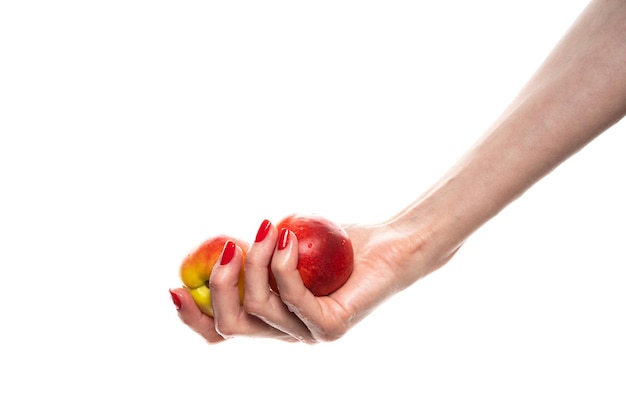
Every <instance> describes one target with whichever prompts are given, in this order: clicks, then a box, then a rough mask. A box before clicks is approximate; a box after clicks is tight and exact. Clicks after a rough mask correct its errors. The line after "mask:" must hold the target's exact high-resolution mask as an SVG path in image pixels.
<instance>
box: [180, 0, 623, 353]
mask: <svg viewBox="0 0 626 418" xmlns="http://www.w3.org/2000/svg"><path fill="white" fill-rule="evenodd" d="M625 113H626V1H624V0H593V1H592V2H591V3H590V5H589V6H588V7H587V8H586V9H585V11H584V12H583V13H582V14H581V16H580V17H579V19H578V20H577V21H576V22H575V23H574V25H573V26H572V28H571V29H570V30H569V32H568V33H567V34H566V35H565V36H564V37H563V39H562V40H561V42H560V43H559V44H558V45H557V46H556V47H555V48H554V50H553V52H552V53H551V54H550V56H549V57H548V58H547V59H546V61H545V62H544V64H543V65H542V66H541V67H540V68H539V69H538V71H537V73H536V74H535V75H534V76H533V77H532V78H531V79H530V80H529V82H528V83H527V85H526V86H525V87H524V88H523V89H522V90H521V91H520V93H519V95H518V96H517V97H516V98H515V100H514V101H513V102H512V103H511V105H510V106H509V107H508V108H507V109H506V110H505V111H504V112H503V114H502V115H501V117H500V118H499V119H498V120H497V121H496V122H495V123H494V124H493V126H492V127H490V128H489V129H488V130H487V132H486V133H485V134H484V135H483V136H482V137H481V138H480V139H479V140H478V141H477V143H476V144H475V145H474V146H473V147H472V148H471V149H470V150H469V151H468V152H467V153H466V154H465V155H464V156H463V157H462V158H461V159H460V160H459V161H458V163H457V164H455V165H454V166H453V167H452V168H451V169H450V171H449V172H448V173H446V174H445V175H444V176H443V177H442V178H441V180H440V181H438V182H437V183H436V184H435V185H433V186H432V187H431V188H430V189H429V190H428V191H427V192H426V193H424V194H423V195H422V196H421V197H420V198H418V199H417V200H415V201H414V202H413V203H411V204H410V205H409V206H408V207H406V208H405V209H404V210H403V211H401V212H400V213H398V214H397V215H396V216H394V217H392V218H391V219H389V220H388V221H386V222H383V223H381V224H378V225H353V226H347V227H346V229H347V231H348V233H349V234H350V237H351V239H352V241H353V246H354V250H355V266H354V271H353V273H352V276H351V277H350V279H349V280H348V282H347V283H346V284H345V285H344V286H343V287H342V288H340V289H339V290H338V291H336V292H335V293H333V294H331V295H330V296H327V297H314V296H313V295H312V294H311V293H310V292H308V291H307V290H306V288H305V287H304V285H303V284H302V281H301V280H300V278H299V274H298V272H297V270H296V265H297V257H298V254H297V238H296V236H295V235H294V234H293V233H291V234H289V240H288V245H286V246H285V247H284V248H281V249H278V248H277V247H276V241H277V235H278V234H277V231H276V230H275V227H274V226H273V225H271V226H270V227H269V231H270V232H269V234H268V235H267V237H266V238H265V239H264V240H262V241H260V242H255V243H254V244H253V245H252V247H251V249H250V252H249V255H248V257H247V259H246V298H245V300H244V304H245V306H244V307H243V308H241V307H240V306H239V295H238V291H237V274H236V271H234V270H233V271H232V272H230V273H229V272H228V266H218V268H216V269H215V270H214V272H213V274H212V276H211V286H212V294H213V295H214V310H215V312H216V317H215V322H213V320H212V319H211V320H209V319H207V318H206V317H204V316H202V315H201V314H200V313H199V311H198V310H197V308H195V306H193V303H192V302H191V300H190V298H188V295H186V294H184V293H183V291H182V290H176V292H177V294H178V293H180V296H181V298H182V300H183V308H182V309H181V310H180V311H179V314H180V316H181V318H182V319H183V321H184V322H185V323H186V324H187V325H189V326H190V327H191V328H192V329H194V330H196V331H197V332H199V333H201V334H202V335H204V336H205V338H207V340H209V341H219V340H221V338H222V337H228V336H233V335H265V336H275V337H278V338H283V339H286V340H299V341H305V342H315V341H327V340H333V339H336V338H339V337H341V336H342V335H343V334H344V333H345V332H347V331H348V330H349V329H350V328H352V327H353V326H354V325H355V324H356V323H357V322H359V321H360V320H361V319H362V318H364V317H365V316H367V314H368V313H369V312H371V311H372V310H373V309H374V308H375V307H376V306H378V305H379V304H380V303H382V302H383V301H384V300H385V299H387V298H388V297H390V296H392V295H393V294H395V293H398V292H400V291H401V290H403V289H405V288H406V287H408V286H410V285H412V284H413V283H414V282H415V281H417V280H418V279H420V278H422V277H424V276H426V275H428V274H429V273H431V272H433V271H434V270H436V269H438V268H440V267H441V266H443V265H444V264H445V263H446V262H447V261H448V260H449V259H450V258H451V257H452V256H453V255H454V254H455V253H456V251H457V250H458V249H459V248H460V246H461V245H462V244H463V242H465V241H466V240H467V239H468V238H469V237H470V236H471V234H472V233H473V232H474V231H476V230H477V229H478V228H480V227H481V226H482V225H483V224H484V223H485V222H487V221H488V220H490V219H491V218H493V217H494V216H495V215H497V214H498V213H499V212H500V211H501V210H502V209H503V208H505V207H506V206H507V205H508V204H509V203H511V202H512V201H513V200H515V199H516V198H518V197H519V196H520V195H522V194H523V193H524V192H525V191H526V190H527V189H528V188H529V187H531V186H532V185H533V184H535V183H536V182H537V181H538V180H540V179H541V178H542V177H543V176H545V175H546V174H548V173H549V172H550V171H551V170H553V169H554V168H556V167H557V166H558V165H559V164H560V163H561V162H563V161H564V160H566V159H567V158H568V157H570V156H571V155H572V154H574V153H576V152H577V151H578V150H580V149H581V148H583V147H584V146H585V145H586V144H587V143H589V142H590V141H591V140H593V139H594V138H595V137H597V136H598V135H599V134H600V133H602V132H603V131H604V130H606V129H607V128H609V127H610V126H611V125H612V124H614V123H616V122H617V121H619V120H620V119H621V118H622V117H623V115H624V114H625ZM268 266H271V268H272V270H273V272H274V275H275V277H276V281H277V282H278V285H279V287H280V289H281V291H280V300H279V299H277V298H279V297H278V295H276V294H273V293H272V292H270V290H269V286H268V277H267V276H268V275H267V267H268ZM248 272H250V273H248Z"/></svg>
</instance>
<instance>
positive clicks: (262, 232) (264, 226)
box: [254, 219, 272, 242]
mask: <svg viewBox="0 0 626 418" xmlns="http://www.w3.org/2000/svg"><path fill="white" fill-rule="evenodd" d="M271 224H272V223H271V222H270V221H268V220H267V219H266V220H264V221H263V222H262V223H261V226H260V227H259V231H258V232H257V233H256V239H255V240H254V242H261V241H263V240H264V239H265V237H266V236H267V233H268V232H269V230H270V225H271Z"/></svg>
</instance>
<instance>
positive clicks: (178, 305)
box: [170, 289, 183, 311]
mask: <svg viewBox="0 0 626 418" xmlns="http://www.w3.org/2000/svg"><path fill="white" fill-rule="evenodd" d="M170 295H171V296H172V302H174V306H176V310H177V311H180V308H182V307H183V304H182V303H181V301H180V297H179V296H178V295H177V294H176V293H175V292H173V291H172V289H170Z"/></svg>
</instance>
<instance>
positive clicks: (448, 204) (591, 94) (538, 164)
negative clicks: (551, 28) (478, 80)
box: [392, 0, 626, 261]
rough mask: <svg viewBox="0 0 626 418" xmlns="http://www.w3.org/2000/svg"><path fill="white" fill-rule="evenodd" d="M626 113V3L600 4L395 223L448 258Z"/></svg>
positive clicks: (582, 18) (586, 13) (602, 1)
mask: <svg viewBox="0 0 626 418" xmlns="http://www.w3.org/2000/svg"><path fill="white" fill-rule="evenodd" d="M625 113H626V1H623V0H621V1H618V0H598V1H593V2H592V3H591V4H590V5H589V6H588V7H587V9H586V10H585V11H584V12H583V13H582V15H581V16H580V18H579V19H578V20H577V21H576V22H575V23H574V25H573V26H572V28H571V29H570V31H569V32H568V33H567V34H566V35H565V36H564V38H563V39H562V40H561V42H560V43H559V44H558V45H557V46H556V47H555V49H554V50H553V52H552V53H551V54H550V56H549V57H548V58H547V60H546V61H545V63H544V64H543V65H542V66H541V67H540V68H539V70H538V71H537V73H536V74H535V75H534V76H533V77H532V78H531V80H530V81H529V82H528V83H527V85H526V86H525V87H524V88H523V89H522V91H521V92H520V93H519V95H518V96H517V97H516V99H515V100H514V101H513V103H512V104H511V105H510V106H509V108H508V109H506V111H505V112H504V113H503V114H502V116H501V117H500V118H499V119H498V120H497V121H496V123H495V124H494V125H493V126H492V127H491V128H490V129H489V130H488V131H487V132H486V133H485V134H484V135H483V136H482V137H481V138H480V140H479V141H478V142H477V143H476V144H475V146H474V147H473V148H472V149H470V150H469V151H468V153H467V154H466V155H465V156H464V157H463V158H462V159H461V160H460V161H459V162H458V163H457V164H456V165H455V166H454V167H453V168H452V169H451V170H450V171H449V172H448V173H447V174H446V175H445V176H444V177H443V178H442V179H441V180H440V181H439V182H438V183H437V184H435V185H434V186H433V187H432V188H431V189H430V190H429V191H428V192H427V193H426V194H424V195H423V196H422V197H421V198H420V199H418V200H417V201H416V202H414V203H413V204H412V205H410V206H409V207H408V208H407V209H406V210H405V211H403V212H402V213H400V214H399V215H398V216H396V217H395V218H394V219H393V220H392V224H394V225H396V226H397V227H399V228H406V229H407V230H412V231H416V233H417V234H418V235H419V236H420V242H430V243H431V244H429V245H430V247H429V249H430V250H431V251H432V252H433V253H434V254H438V256H439V257H442V258H445V257H448V256H449V255H451V254H452V253H453V252H454V251H456V249H457V248H458V247H459V246H460V245H461V244H462V243H463V242H464V241H465V240H466V239H467V238H468V237H469V236H470V235H471V234H472V233H473V232H474V231H475V230H476V229H478V228H479V227H480V226H481V225H483V224H484V223H485V222H486V221H488V220H489V219H491V218H492V217H493V216H495V215H496V214H497V213H498V212H499V211H500V210H502V209H503V208H504V207H506V206H507V205H508V204H509V203H510V202H512V201H513V200H514V199H516V198H517V197H519V196H520V195H521V194H522V193H524V191H526V190H527V189H528V188H529V187H530V186H532V185H533V184H534V183H536V182H537V181H538V180H539V179H541V178H542V177H543V176H545V175H546V174H547V173H549V172H550V171H551V170H553V169H554V168H555V167H557V166H558V165H559V164H560V163H561V162H563V161H564V160H566V159H567V158H568V157H570V156H571V155H572V154H574V153H575V152H577V151H578V150H580V149H581V148H582V147H584V146H585V145H586V144H587V143H589V142H590V141H591V140H592V139H593V138H595V137H596V136H597V135H599V134H600V133H601V132H603V131H604V130H606V129H607V128H608V127H610V126H611V125H612V124H614V123H616V122H617V121H618V120H619V119H621V118H622V116H623V115H624V114H625ZM424 235H428V239H425V237H424ZM420 249H421V250H424V248H420ZM442 261H443V260H442Z"/></svg>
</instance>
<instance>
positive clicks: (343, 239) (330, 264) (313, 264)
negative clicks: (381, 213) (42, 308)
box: [270, 214, 354, 296]
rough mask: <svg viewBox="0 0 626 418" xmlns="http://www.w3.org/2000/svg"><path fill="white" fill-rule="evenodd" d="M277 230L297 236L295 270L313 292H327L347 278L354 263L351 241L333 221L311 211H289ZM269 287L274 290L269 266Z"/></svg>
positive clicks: (315, 293) (339, 285)
mask: <svg viewBox="0 0 626 418" xmlns="http://www.w3.org/2000/svg"><path fill="white" fill-rule="evenodd" d="M276 227H277V228H278V230H279V231H280V230H282V228H287V229H288V230H290V231H292V232H293V233H294V234H295V235H296V237H297V238H298V267H297V268H298V271H299V272H300V276H301V277H302V281H303V283H304V285H305V286H306V288H307V289H309V290H310V291H311V293H313V294H314V295H315V296H327V295H329V294H331V293H333V292H334V291H336V290H337V289H339V288H340V287H341V286H343V284H344V283H345V282H346V281H347V280H348V278H349V277H350V274H351V273H352V268H353V264H354V253H353V249H352V241H350V237H349V236H348V234H347V233H346V231H345V230H344V229H343V228H342V227H341V226H339V225H337V224H335V223H334V222H332V221H330V220H328V219H325V218H322V217H320V216H314V215H297V214H294V215H289V216H287V217H286V218H284V219H283V220H281V221H280V222H279V223H278V224H277V225H276ZM270 287H271V288H272V290H274V291H275V292H277V293H278V286H277V284H276V279H275V278H274V275H273V274H272V272H271V270H270Z"/></svg>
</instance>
